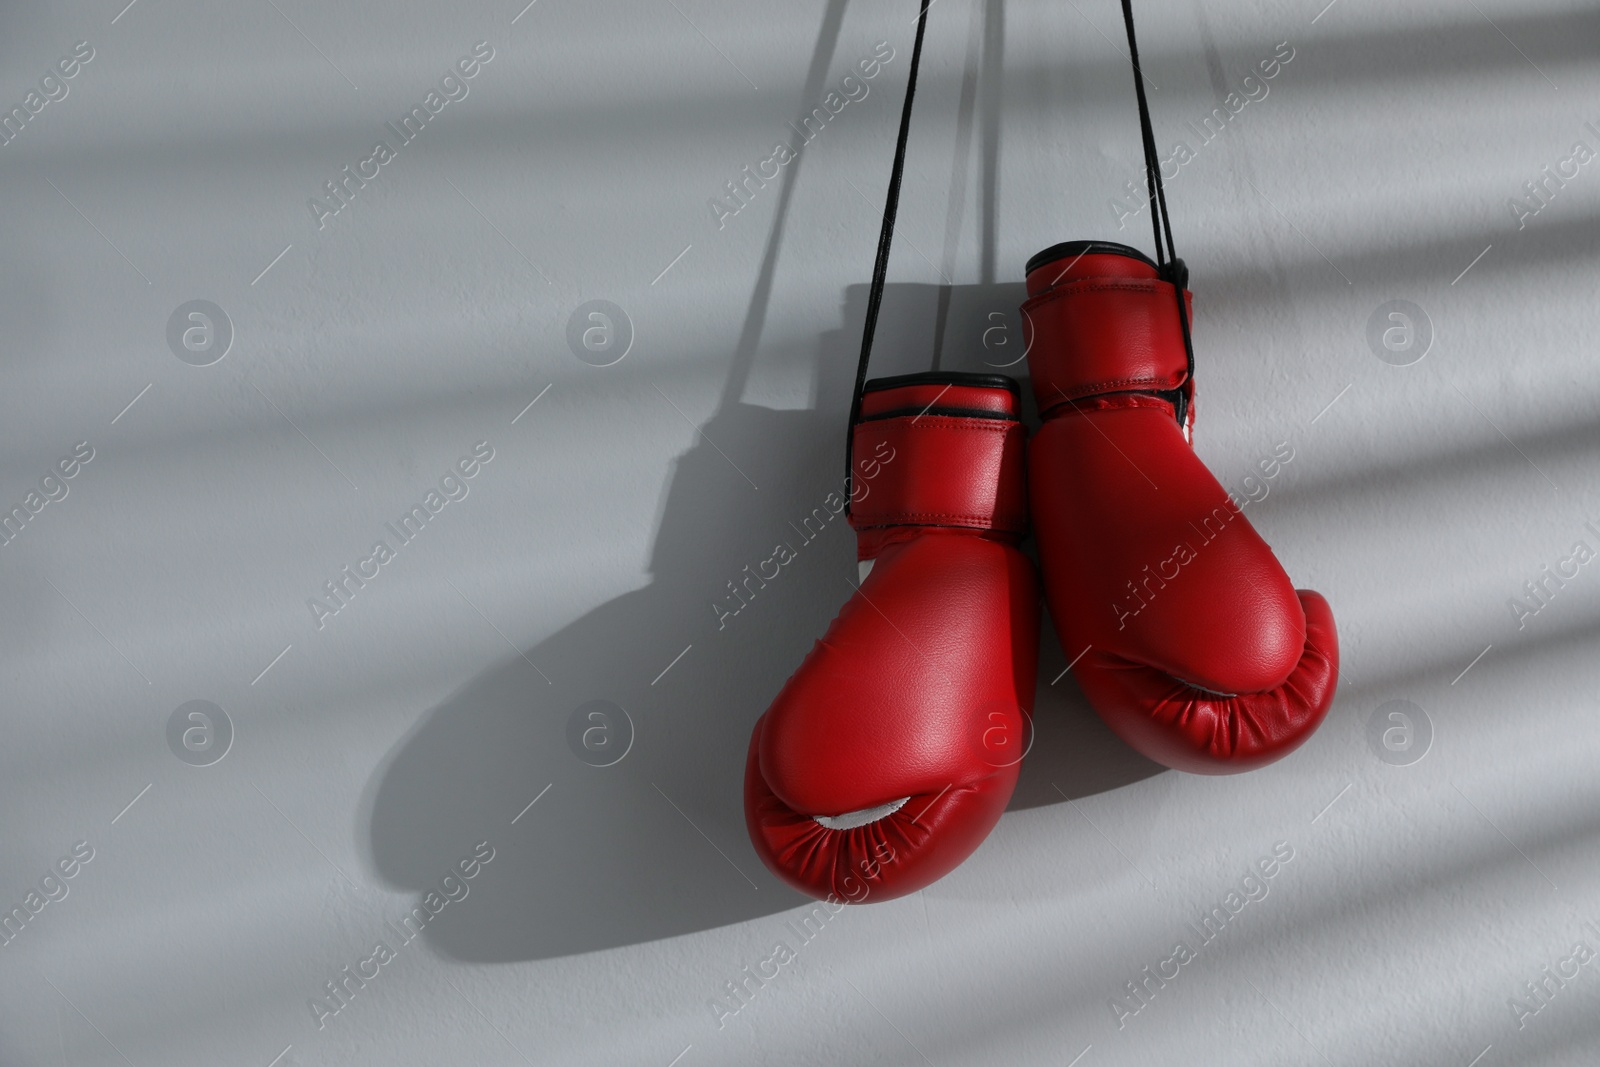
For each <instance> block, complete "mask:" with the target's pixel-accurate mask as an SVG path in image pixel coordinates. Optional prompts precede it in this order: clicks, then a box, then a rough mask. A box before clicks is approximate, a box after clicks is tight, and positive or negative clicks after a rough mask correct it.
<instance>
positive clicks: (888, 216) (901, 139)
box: [844, 0, 933, 489]
mask: <svg viewBox="0 0 1600 1067" xmlns="http://www.w3.org/2000/svg"><path fill="white" fill-rule="evenodd" d="M917 3H918V4H919V5H921V10H920V11H918V12H917V39H916V43H915V44H913V45H912V46H911V69H910V71H908V72H907V74H906V102H905V104H904V105H903V106H902V107H901V109H900V134H899V136H898V137H897V138H896V139H895V143H894V166H893V167H892V168H890V171H889V193H888V195H887V196H886V197H885V199H884V206H883V229H882V230H880V231H879V233H878V258H877V260H876V261H874V263H873V264H872V287H871V288H870V289H869V290H868V291H867V321H866V325H865V326H864V327H863V329H862V332H861V359H860V362H858V363H857V364H856V388H855V392H854V393H852V394H851V398H850V425H849V426H848V427H846V428H845V443H844V472H845V478H846V487H847V489H850V488H853V487H851V486H850V482H849V479H850V478H852V477H853V476H854V473H855V472H854V465H853V456H852V455H851V452H852V449H853V447H854V444H855V427H856V421H857V420H858V419H859V418H860V417H861V394H862V391H863V390H864V389H865V387H866V384H867V363H868V361H869V360H870V359H871V357H872V338H873V334H875V333H876V332H877V329H878V309H879V308H880V307H882V305H883V284H884V279H885V278H886V277H887V276H888V273H889V245H890V242H891V241H892V240H893V239H894V217H895V214H896V212H897V211H898V210H899V208H900V178H901V175H903V174H904V173H905V169H906V140H907V138H908V137H909V136H910V133H911V101H912V98H913V97H915V96H916V92H917V67H918V66H919V65H921V62H922V34H923V31H924V30H925V29H927V26H928V8H929V7H931V6H933V4H932V0H929V2H928V3H927V4H923V2H922V0H917Z"/></svg>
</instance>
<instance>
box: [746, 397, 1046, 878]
mask: <svg viewBox="0 0 1600 1067" xmlns="http://www.w3.org/2000/svg"><path fill="white" fill-rule="evenodd" d="M1018 407H1019V401H1018V395H1017V386H1016V384H1015V383H1014V382H1012V381H1011V379H1009V378H1004V377H999V376H995V375H977V374H915V375H907V376H903V377H899V378H882V379H877V380H874V381H871V382H868V383H867V386H866V392H865V394H864V396H863V398H862V405H861V417H860V419H859V420H858V421H857V423H856V425H855V428H854V431H853V440H854V451H853V456H854V471H853V478H852V490H851V497H852V502H851V508H850V525H851V526H852V527H853V528H854V529H855V531H856V543H857V557H858V558H859V559H860V560H861V571H862V574H863V577H862V580H861V584H860V586H859V587H858V588H857V590H856V592H855V594H854V595H853V596H852V597H851V598H850V599H849V601H847V602H846V603H845V605H844V607H843V608H842V609H841V610H840V612H839V614H838V616H837V617H836V618H835V619H834V620H833V623H832V624H831V625H830V626H829V627H828V632H827V633H826V634H825V635H823V637H822V640H820V641H818V642H817V643H816V645H815V646H814V647H813V648H812V650H811V652H810V654H808V655H807V656H806V659H805V662H804V663H802V664H801V665H800V669H799V670H797V671H795V673H794V674H793V675H792V676H791V677H790V678H789V680H788V682H787V683H786V684H785V685H784V687H783V690H782V691H781V692H780V693H779V694H778V697H777V699H776V700H774V701H773V702H772V707H770V708H769V709H768V710H767V713H766V714H765V715H763V716H762V717H761V719H760V720H759V721H758V722H757V723H756V726H755V731H754V733H753V734H752V735H751V738H750V755H749V760H748V763H747V764H746V770H745V824H746V826H747V827H748V828H749V830H750V840H751V842H752V843H753V844H754V845H755V849H756V852H757V853H759V854H760V856H761V859H762V861H763V862H765V863H766V865H767V867H768V868H770V869H771V870H772V872H773V873H774V874H776V875H777V876H778V877H779V878H781V879H783V880H784V881H785V882H787V883H788V884H789V885H791V886H793V887H794V888H796V889H798V890H799V891H800V892H802V893H805V894H807V895H809V896H812V897H816V898H819V899H828V898H830V897H833V898H837V899H840V900H843V901H848V902H851V903H861V902H864V901H869V900H871V901H877V900H888V899H891V898H893V897H898V896H903V895H905V894H907V893H914V892H916V891H917V890H919V889H921V888H922V887H924V886H926V885H928V884H929V883H931V882H933V881H935V880H936V879H938V878H940V877H943V876H944V875H945V874H946V873H947V872H949V871H950V870H951V869H952V868H954V867H955V866H956V865H957V864H959V863H960V862H961V861H962V860H964V859H966V858H967V856H969V855H970V854H971V853H972V851H973V850H974V849H976V848H977V847H978V845H979V844H980V843H981V842H982V841H983V839H984V838H985V837H986V836H987V835H988V833H989V831H990V830H991V829H992V828H993V827H994V824H995V823H996V822H998V821H999V819H1000V813H1001V812H1002V811H1004V810H1005V806H1006V803H1007V802H1008V801H1009V800H1010V799H1011V792H1012V790H1013V789H1014V788H1015V787H1016V782H1017V773H1018V766H1019V763H1020V761H1021V756H1022V753H1023V751H1024V750H1025V749H1026V745H1027V738H1028V729H1029V716H1030V715H1031V714H1032V710H1033V688H1034V672H1035V669H1036V666H1037V660H1038V641H1039V599H1038V591H1037V582H1036V579H1035V577H1034V571H1033V567H1032V565H1031V564H1030V563H1029V562H1028V560H1027V559H1026V558H1025V557H1024V556H1023V555H1022V553H1021V552H1019V551H1017V547H1016V545H1017V542H1018V541H1019V540H1021V537H1022V534H1023V532H1024V530H1025V529H1026V525H1027V492H1026V485H1025V482H1024V478H1023V441H1024V437H1025V433H1026V431H1025V430H1024V429H1023V427H1022V424H1021V422H1020V421H1019V420H1018ZM852 584H854V583H852Z"/></svg>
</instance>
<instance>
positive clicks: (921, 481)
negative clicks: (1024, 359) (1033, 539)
mask: <svg viewBox="0 0 1600 1067" xmlns="http://www.w3.org/2000/svg"><path fill="white" fill-rule="evenodd" d="M994 391H996V390H990V392H994ZM937 410H938V409H935V411H937ZM1025 437H1026V431H1025V430H1024V429H1023V427H1022V424H1021V423H1019V422H1015V421H1011V420H1007V419H991V418H960V417H953V416H947V415H939V414H928V415H920V416H918V415H905V416H901V417H899V418H891V419H876V420H872V421H869V422H862V423H860V424H858V425H857V426H856V429H855V450H854V455H855V456H856V457H857V462H858V463H859V462H861V460H862V459H863V458H865V457H886V456H892V457H893V458H892V459H887V460H884V461H882V463H881V471H880V473H879V475H878V477H877V478H875V479H873V480H872V483H871V486H870V488H871V491H870V492H869V493H868V494H867V495H866V496H865V497H863V498H862V499H860V500H859V501H858V502H856V503H853V504H852V505H851V507H850V525H851V526H853V527H855V529H856V530H857V531H858V532H860V531H863V530H866V529H868V528H870V527H874V526H904V525H916V526H924V525H926V526H967V527H971V528H973V529H979V530H988V529H995V530H1001V531H1005V532H1008V533H1014V534H1020V533H1022V532H1023V531H1024V530H1025V529H1026V528H1027V508H1028V503H1027V491H1026V482H1025V480H1024V478H1023V473H1022V462H1023V442H1024V438H1025ZM863 558H868V557H863Z"/></svg>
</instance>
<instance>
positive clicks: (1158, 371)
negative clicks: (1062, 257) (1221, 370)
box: [1022, 278, 1193, 414]
mask: <svg viewBox="0 0 1600 1067" xmlns="http://www.w3.org/2000/svg"><path fill="white" fill-rule="evenodd" d="M1173 296H1174V293H1173V287H1172V284H1171V283H1170V282H1164V281H1158V280H1156V279H1151V278H1084V279H1081V280H1078V281H1073V282H1068V283H1066V284H1065V285H1061V286H1058V287H1056V288H1054V289H1050V290H1048V291H1047V292H1044V293H1041V294H1039V295H1038V296H1036V297H1033V298H1032V299H1030V300H1028V301H1027V302H1026V303H1025V304H1023V305H1022V335H1023V343H1024V344H1025V345H1026V348H1027V353H1028V371H1029V374H1030V375H1031V377H1032V379H1033V395H1034V398H1035V400H1036V401H1037V402H1038V405H1039V411H1040V413H1041V414H1042V413H1046V412H1048V411H1049V410H1050V409H1051V408H1054V407H1056V406H1058V405H1060V404H1062V403H1065V402H1066V401H1068V400H1080V399H1082V398H1084V397H1087V396H1095V395H1097V394H1100V393H1119V392H1166V391H1168V390H1171V389H1177V388H1179V387H1180V386H1182V385H1183V384H1184V381H1185V379H1186V378H1187V376H1188V353H1187V351H1186V349H1185V348H1184V344H1183V327H1182V324H1181V323H1180V322H1179V320H1178V306H1177V301H1176V300H1174V299H1173ZM1184 299H1185V301H1186V303H1187V302H1189V301H1192V299H1193V297H1192V295H1191V294H1190V293H1188V292H1187V291H1185V293H1184ZM1190 317H1191V319H1192V318H1193V316H1192V314H1191V316H1190Z"/></svg>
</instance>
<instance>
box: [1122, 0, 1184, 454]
mask: <svg viewBox="0 0 1600 1067" xmlns="http://www.w3.org/2000/svg"><path fill="white" fill-rule="evenodd" d="M1122 21H1123V23H1124V24H1125V25H1126V26H1127V28H1128V58H1129V59H1130V61H1131V62H1132V63H1133V89H1134V93H1135V94H1136V95H1137V96H1138V99H1139V133H1140V136H1141V139H1142V141H1143V144H1144V172H1145V184H1146V185H1147V186H1148V187H1149V190H1150V225H1151V228H1152V229H1153V230H1154V231H1155V238H1156V267H1157V269H1158V270H1159V271H1160V272H1161V277H1162V278H1164V279H1165V280H1166V281H1169V282H1171V283H1172V287H1173V289H1175V290H1176V291H1177V295H1178V323H1179V325H1180V326H1181V327H1182V328H1183V350H1184V355H1185V356H1186V357H1187V359H1188V376H1187V379H1186V380H1185V382H1184V386H1185V387H1184V388H1183V389H1181V390H1179V392H1178V399H1177V404H1176V409H1177V416H1178V422H1179V423H1180V424H1181V423H1184V421H1185V420H1186V419H1187V417H1188V414H1189V396H1190V394H1191V393H1192V392H1193V388H1194V385H1193V383H1194V341H1193V340H1192V339H1191V338H1190V336H1189V308H1188V305H1187V304H1186V303H1185V302H1184V299H1183V294H1184V290H1185V289H1187V288H1188V287H1189V268H1188V266H1187V265H1186V264H1185V263H1184V262H1183V260H1181V259H1179V258H1178V252H1177V249H1176V248H1175V247H1174V246H1173V243H1172V217H1171V216H1170V215H1169V214H1168V213H1167V192H1166V189H1164V188H1163V187H1162V184H1161V157H1160V155H1159V154H1158V153H1157V151H1156V135H1155V130H1154V128H1153V127H1152V126H1151V123H1150V102H1149V101H1148V100H1146V99H1145V95H1144V81H1145V78H1144V71H1143V69H1142V68H1141V67H1140V66H1139V42H1138V39H1137V38H1136V37H1135V36H1134V32H1133V0H1122ZM1163 237H1165V238H1166V247H1165V248H1164V249H1163V247H1162V238H1163Z"/></svg>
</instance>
